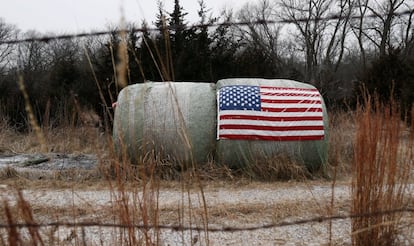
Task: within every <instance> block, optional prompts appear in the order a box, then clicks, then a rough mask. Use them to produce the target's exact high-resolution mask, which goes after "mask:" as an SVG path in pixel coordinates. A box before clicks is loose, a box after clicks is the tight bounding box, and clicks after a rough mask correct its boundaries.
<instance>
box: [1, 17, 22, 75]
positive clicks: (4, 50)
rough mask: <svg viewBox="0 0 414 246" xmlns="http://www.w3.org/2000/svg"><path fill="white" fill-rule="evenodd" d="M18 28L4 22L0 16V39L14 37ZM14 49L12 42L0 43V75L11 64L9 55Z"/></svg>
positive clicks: (4, 39) (5, 39)
mask: <svg viewBox="0 0 414 246" xmlns="http://www.w3.org/2000/svg"><path fill="white" fill-rule="evenodd" d="M17 33H18V30H17V29H16V28H15V27H14V26H13V25H9V24H7V23H5V22H4V21H3V20H2V19H1V18H0V41H8V40H11V39H13V38H16V36H17ZM13 51H14V47H13V45H12V44H6V43H5V44H1V45H0V75H4V74H5V73H6V70H7V68H8V67H9V66H10V65H11V64H10V62H11V60H12V59H10V56H11V55H12V53H13Z"/></svg>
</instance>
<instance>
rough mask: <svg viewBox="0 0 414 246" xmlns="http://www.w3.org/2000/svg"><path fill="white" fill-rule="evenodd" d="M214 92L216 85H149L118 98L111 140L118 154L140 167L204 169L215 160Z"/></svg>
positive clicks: (130, 89) (136, 86)
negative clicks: (144, 161)
mask: <svg viewBox="0 0 414 246" xmlns="http://www.w3.org/2000/svg"><path fill="white" fill-rule="evenodd" d="M215 92H216V90H215V85H214V84H212V83H190V82H180V83H177V82H147V83H144V84H134V85H130V86H127V87H125V88H124V89H123V90H122V91H121V92H120V93H119V96H118V101H117V106H116V110H115V116H114V126H113V137H114V143H115V149H116V150H117V152H118V153H119V154H123V153H126V154H127V155H128V157H129V158H130V159H131V160H133V161H134V162H136V161H137V160H139V158H140V157H142V156H144V155H146V154H148V153H150V151H155V154H156V157H157V158H160V159H168V160H174V161H180V162H183V163H189V162H190V161H191V162H192V161H194V162H195V163H205V162H207V161H208V160H209V158H211V157H213V156H214V150H215V144H216V143H215V142H216V139H215V133H216V93H215Z"/></svg>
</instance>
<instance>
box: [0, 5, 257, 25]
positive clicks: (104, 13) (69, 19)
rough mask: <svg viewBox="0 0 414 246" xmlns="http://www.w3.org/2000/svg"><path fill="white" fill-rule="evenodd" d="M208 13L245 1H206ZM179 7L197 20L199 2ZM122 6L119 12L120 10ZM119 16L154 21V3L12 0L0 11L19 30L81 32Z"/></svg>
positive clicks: (116, 20)
mask: <svg viewBox="0 0 414 246" xmlns="http://www.w3.org/2000/svg"><path fill="white" fill-rule="evenodd" d="M162 2H163V3H164V6H165V9H166V10H168V11H169V10H171V9H173V6H174V1H173V0H163V1H162ZM204 2H205V4H206V6H207V8H208V9H211V14H214V15H218V14H219V12H220V11H221V10H223V9H224V8H233V9H238V8H240V7H241V6H242V5H243V4H244V3H246V2H250V3H254V2H256V0H254V1H251V0H250V1H248V0H205V1H204ZM180 4H181V6H182V7H183V8H184V10H185V11H186V12H187V13H188V15H187V16H186V19H187V20H188V21H189V22H190V23H191V22H196V21H198V16H197V10H198V7H199V4H198V0H181V1H180ZM121 7H122V10H121ZM121 13H124V17H125V19H126V21H127V22H132V23H136V24H141V22H142V20H144V19H145V20H147V21H148V23H149V24H152V22H153V21H155V16H156V13H157V1H156V0H64V1H57V0H36V1H27V0H13V1H5V2H4V3H2V7H1V8H0V18H3V19H4V21H5V22H7V23H10V24H14V25H16V26H17V27H18V28H19V29H21V30H22V31H29V30H35V31H38V32H41V33H47V32H55V33H56V32H59V33H61V32H71V33H74V32H80V31H90V30H91V29H98V30H103V29H106V27H107V25H109V24H112V25H113V24H118V23H120V20H121Z"/></svg>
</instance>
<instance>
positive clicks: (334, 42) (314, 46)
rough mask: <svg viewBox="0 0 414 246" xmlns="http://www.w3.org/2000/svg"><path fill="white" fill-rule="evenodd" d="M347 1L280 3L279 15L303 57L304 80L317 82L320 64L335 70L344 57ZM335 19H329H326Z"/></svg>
mask: <svg viewBox="0 0 414 246" xmlns="http://www.w3.org/2000/svg"><path fill="white" fill-rule="evenodd" d="M351 3H352V2H351V0H309V1H301V0H281V1H280V7H281V10H280V16H281V17H282V18H283V19H285V20H287V21H289V22H291V23H293V25H294V26H295V27H296V30H297V31H298V33H297V35H296V37H295V40H296V42H297V43H298V44H299V45H301V47H302V51H303V52H304V58H305V80H307V81H310V82H311V83H316V81H317V80H319V82H321V81H320V80H321V78H320V76H319V75H320V74H319V71H320V70H321V68H322V67H321V65H322V63H323V64H324V65H329V66H333V69H334V71H335V70H337V69H338V67H339V65H340V63H341V61H342V58H343V54H344V49H345V39H346V37H347V32H348V28H349V27H348V22H349V17H350V15H351V11H352V4H351ZM331 16H335V17H336V18H333V19H332V20H329V17H331Z"/></svg>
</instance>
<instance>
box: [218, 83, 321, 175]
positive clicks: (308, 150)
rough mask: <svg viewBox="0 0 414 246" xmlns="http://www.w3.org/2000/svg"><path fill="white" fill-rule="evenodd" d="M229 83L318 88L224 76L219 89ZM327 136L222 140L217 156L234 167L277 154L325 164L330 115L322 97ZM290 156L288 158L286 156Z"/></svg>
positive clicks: (311, 167) (311, 165)
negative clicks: (313, 138)
mask: <svg viewBox="0 0 414 246" xmlns="http://www.w3.org/2000/svg"><path fill="white" fill-rule="evenodd" d="M229 85H250V86H275V87H289V88H305V89H314V88H315V87H313V86H312V85H309V84H305V83H300V82H297V81H293V80H285V79H273V80H266V79H255V78H254V79H223V80H219V81H218V82H217V91H218V90H219V89H220V88H222V87H224V86H229ZM322 110H323V124H324V135H325V137H324V139H323V140H302V141H268V140H235V139H220V140H218V142H217V149H216V151H217V152H216V157H215V159H216V160H217V161H218V162H219V163H221V164H223V165H227V166H229V167H231V168H244V167H247V166H248V165H255V164H257V163H260V162H261V161H268V160H269V159H272V158H276V157H281V156H283V157H288V158H289V159H290V160H294V161H297V162H299V163H303V164H304V165H305V166H306V167H307V168H308V169H309V170H317V169H319V168H320V167H322V166H323V164H324V163H325V162H326V160H327V155H328V115H327V112H326V107H325V104H324V102H323V99H322ZM285 159H286V158H285Z"/></svg>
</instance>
